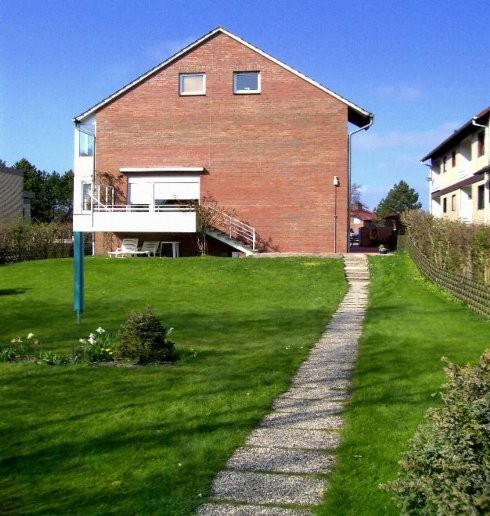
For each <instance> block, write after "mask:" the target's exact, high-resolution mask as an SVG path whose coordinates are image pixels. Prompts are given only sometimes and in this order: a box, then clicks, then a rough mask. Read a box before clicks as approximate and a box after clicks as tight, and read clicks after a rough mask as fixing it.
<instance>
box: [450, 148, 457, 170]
mask: <svg viewBox="0 0 490 516" xmlns="http://www.w3.org/2000/svg"><path fill="white" fill-rule="evenodd" d="M451 166H452V167H453V168H454V167H455V166H456V151H455V150H453V152H451Z"/></svg>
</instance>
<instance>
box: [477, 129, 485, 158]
mask: <svg viewBox="0 0 490 516" xmlns="http://www.w3.org/2000/svg"><path fill="white" fill-rule="evenodd" d="M484 154H485V131H481V132H479V133H478V147H477V156H478V157H480V156H483V155H484Z"/></svg>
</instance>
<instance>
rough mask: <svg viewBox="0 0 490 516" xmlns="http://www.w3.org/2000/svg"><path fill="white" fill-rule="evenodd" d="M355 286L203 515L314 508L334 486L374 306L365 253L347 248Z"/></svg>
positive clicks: (267, 514)
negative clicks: (331, 479) (345, 412)
mask: <svg viewBox="0 0 490 516" xmlns="http://www.w3.org/2000/svg"><path fill="white" fill-rule="evenodd" d="M344 267H345V274H346V277H347V281H348V282H349V290H348V292H347V294H346V296H345V297H344V299H343V301H342V303H341V304H340V305H339V308H338V310H337V311H336V312H335V314H334V315H333V316H332V320H331V321H330V323H329V325H328V326H327V327H326V329H325V332H324V333H323V335H322V336H321V338H320V340H319V341H318V342H317V344H316V345H315V347H314V348H313V349H312V351H311V353H310V355H309V357H308V359H307V360H306V361H305V362H304V363H303V364H302V365H301V367H300V368H299V370H298V372H297V374H296V376H295V378H294V379H293V382H292V384H291V387H290V389H289V391H287V392H286V393H284V394H282V395H281V396H280V397H279V398H277V399H276V401H275V403H274V406H273V411H272V412H271V413H270V414H268V415H267V416H266V417H265V418H264V419H263V420H262V422H261V424H260V426H259V427H258V428H257V429H256V430H254V431H253V432H252V433H251V434H250V435H249V437H248V439H247V440H246V442H245V445H244V446H243V447H242V448H239V449H237V450H236V451H235V453H234V454H233V456H232V457H231V458H230V460H229V461H228V463H227V469H225V470H224V471H221V472H220V473H219V474H218V475H217V477H216V478H215V480H214V482H213V493H212V498H211V501H210V502H209V503H207V504H204V505H201V506H200V507H199V508H198V511H197V514H198V516H227V515H234V516H255V515H261V516H306V515H312V514H313V509H314V507H315V506H316V505H319V504H320V503H321V501H322V498H323V493H324V491H325V490H326V489H327V487H328V486H327V481H326V480H325V477H324V474H325V473H328V472H329V471H330V470H331V468H332V465H333V464H334V460H335V459H334V453H335V448H336V447H337V446H338V444H339V441H340V433H339V431H340V429H341V428H342V417H341V415H340V414H341V412H342V409H343V404H344V402H345V400H346V399H347V398H348V390H347V389H348V387H349V383H350V382H349V377H350V374H351V371H352V369H353V367H354V362H355V360H356V356H357V344H358V339H359V337H360V335H361V330H362V322H363V319H364V315H365V312H366V307H367V296H368V292H367V289H368V285H369V270H368V264H367V258H366V256H365V255H363V254H356V253H351V254H346V255H344Z"/></svg>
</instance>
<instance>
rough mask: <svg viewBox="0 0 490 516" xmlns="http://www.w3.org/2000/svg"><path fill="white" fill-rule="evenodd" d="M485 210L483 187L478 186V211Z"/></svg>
mask: <svg viewBox="0 0 490 516" xmlns="http://www.w3.org/2000/svg"><path fill="white" fill-rule="evenodd" d="M484 208H485V185H480V186H478V209H479V210H483V209H484Z"/></svg>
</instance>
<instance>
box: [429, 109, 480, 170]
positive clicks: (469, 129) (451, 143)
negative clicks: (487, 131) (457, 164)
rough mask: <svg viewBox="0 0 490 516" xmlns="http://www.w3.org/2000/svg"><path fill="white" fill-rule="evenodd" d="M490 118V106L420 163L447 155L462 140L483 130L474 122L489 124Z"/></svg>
mask: <svg viewBox="0 0 490 516" xmlns="http://www.w3.org/2000/svg"><path fill="white" fill-rule="evenodd" d="M489 117H490V106H489V107H487V108H486V109H484V110H483V111H481V112H480V113H478V114H477V115H475V116H474V117H472V118H470V120H468V122H466V123H465V124H464V125H462V126H461V127H460V128H459V129H457V130H456V131H454V133H453V134H451V136H449V137H448V138H446V139H445V140H444V141H443V142H442V143H440V144H439V145H438V146H437V147H436V148H435V149H432V150H431V151H430V152H429V154H426V155H425V156H424V157H423V158H422V159H421V160H420V161H421V162H422V163H423V162H424V161H427V160H428V159H430V158H436V157H438V156H441V155H442V154H444V153H446V152H447V151H449V150H451V149H452V148H454V147H455V146H456V144H457V143H459V142H460V141H461V140H463V139H464V138H466V137H467V136H468V135H470V134H471V133H474V132H476V131H481V130H482V128H481V127H478V126H475V125H474V124H473V121H475V123H477V124H481V123H488V118H489Z"/></svg>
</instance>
